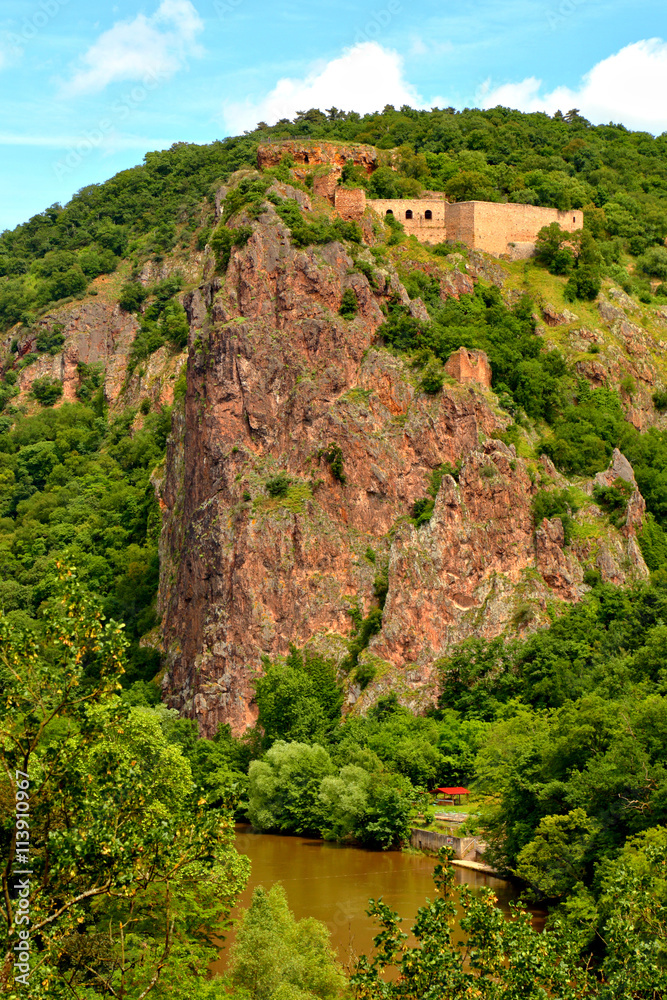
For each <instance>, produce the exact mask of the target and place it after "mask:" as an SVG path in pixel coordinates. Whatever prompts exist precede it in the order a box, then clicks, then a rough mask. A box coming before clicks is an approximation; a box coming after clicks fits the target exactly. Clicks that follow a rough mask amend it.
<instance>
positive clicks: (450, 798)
mask: <svg viewBox="0 0 667 1000" xmlns="http://www.w3.org/2000/svg"><path fill="white" fill-rule="evenodd" d="M433 795H435V796H439V797H440V798H436V802H438V801H440V802H443V801H444V802H452V803H453V804H454V805H457V806H460V805H461V796H462V795H470V792H469V791H468V789H467V788H436V790H435V791H434V792H433Z"/></svg>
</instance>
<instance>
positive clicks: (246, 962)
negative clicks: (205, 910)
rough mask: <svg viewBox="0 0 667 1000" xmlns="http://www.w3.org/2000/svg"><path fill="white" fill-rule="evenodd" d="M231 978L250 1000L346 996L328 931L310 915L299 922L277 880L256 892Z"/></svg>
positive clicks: (238, 938)
mask: <svg viewBox="0 0 667 1000" xmlns="http://www.w3.org/2000/svg"><path fill="white" fill-rule="evenodd" d="M229 978H230V980H231V983H232V985H233V986H235V987H237V988H241V989H245V990H247V991H248V994H249V996H250V997H251V998H252V1000H313V998H318V1000H337V998H339V997H342V996H343V995H344V994H345V993H346V992H347V982H346V979H345V976H344V974H343V971H342V969H341V968H340V966H339V965H338V963H337V962H336V956H335V953H334V952H333V950H332V948H331V944H330V942H329V932H328V931H327V928H326V927H325V925H324V924H322V923H320V921H319V920H314V919H313V918H312V917H306V918H305V919H303V920H295V918H294V914H293V913H292V912H291V910H290V909H289V906H288V904H287V897H286V895H285V890H284V889H283V887H282V885H281V884H280V883H279V882H278V883H276V884H275V885H273V886H272V887H271V888H270V889H269V890H268V891H267V890H265V889H264V888H263V887H262V886H258V888H256V889H255V890H254V892H253V895H252V902H251V904H250V907H249V908H248V909H247V910H245V911H244V912H243V915H242V917H241V920H240V923H239V926H238V930H237V935H236V941H235V942H234V945H233V947H232V951H231V956H230V974H229Z"/></svg>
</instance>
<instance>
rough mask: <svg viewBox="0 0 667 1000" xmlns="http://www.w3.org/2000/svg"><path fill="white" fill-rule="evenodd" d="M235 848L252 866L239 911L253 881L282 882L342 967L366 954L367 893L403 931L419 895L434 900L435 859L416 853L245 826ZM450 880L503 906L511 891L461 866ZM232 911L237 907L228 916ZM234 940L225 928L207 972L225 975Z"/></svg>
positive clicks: (370, 929)
mask: <svg viewBox="0 0 667 1000" xmlns="http://www.w3.org/2000/svg"><path fill="white" fill-rule="evenodd" d="M236 846H237V848H238V850H239V852H240V853H241V854H246V855H247V856H248V857H249V858H250V861H251V863H252V871H251V875H250V881H249V883H248V887H247V888H246V890H245V892H244V893H243V895H242V896H241V899H240V901H239V908H242V907H246V906H248V905H249V903H250V899H251V896H252V890H253V889H254V888H255V886H258V885H263V886H266V887H267V888H268V887H269V886H271V885H273V883H274V882H282V884H283V886H284V887H285V891H286V893H287V898H288V901H289V905H290V909H291V910H292V911H293V913H294V915H295V916H296V917H297V919H300V918H301V917H316V918H317V920H321V921H323V923H325V924H326V925H327V927H328V928H329V931H330V932H331V938H332V944H333V946H334V948H335V949H336V950H337V952H338V957H339V960H340V961H341V962H342V963H343V964H344V965H346V964H347V963H348V962H349V960H350V957H351V954H353V953H356V954H363V953H366V954H367V955H368V954H370V952H371V949H372V943H371V942H372V938H373V936H374V934H376V933H377V929H375V928H374V924H373V921H372V920H371V919H370V917H367V916H366V914H365V910H366V908H367V906H368V900H369V898H375V899H377V898H378V897H379V896H382V897H383V898H384V902H385V903H387V904H388V905H389V906H391V907H392V908H393V909H395V910H397V911H398V913H399V915H400V916H401V917H403V921H404V922H403V925H402V928H403V930H408V929H409V928H410V926H411V923H412V921H413V919H414V917H415V916H416V914H417V910H418V909H419V907H420V906H423V905H424V901H425V900H426V897H427V896H428V897H430V898H431V899H433V896H434V892H435V889H434V885H433V880H432V873H433V866H434V865H435V858H434V857H431V856H427V855H423V854H410V853H403V852H401V851H364V850H360V849H359V848H355V847H342V846H340V845H339V844H332V843H327V842H325V841H321V840H309V839H307V838H305V837H282V836H277V835H275V836H274V835H273V834H258V833H253V832H252V831H251V829H250V827H246V826H239V827H238V828H237V841H236ZM456 879H457V882H459V883H461V882H465V883H467V884H468V885H470V886H472V887H473V888H481V887H482V886H490V887H491V888H492V889H493V891H494V893H495V894H496V896H497V897H498V905H499V906H500V907H501V908H502V909H503V910H505V911H507V910H508V907H509V903H510V901H511V900H512V899H514V898H515V897H516V895H517V891H516V889H515V888H514V886H512V885H511V884H510V883H509V882H504V881H503V880H502V879H497V878H492V877H491V876H489V875H484V874H482V873H480V872H475V871H470V870H468V869H465V868H458V867H457V868H456ZM237 913H238V909H237V910H236V911H234V913H233V914H232V916H233V917H234V916H236V915H237ZM233 940H234V934H233V931H232V932H231V933H230V935H229V936H228V938H227V940H226V942H225V947H224V948H223V949H222V951H221V953H220V959H219V960H218V961H217V962H216V963H214V965H213V971H214V972H217V973H222V972H224V970H225V967H226V965H227V954H228V948H229V945H230V944H231V943H232V941H233Z"/></svg>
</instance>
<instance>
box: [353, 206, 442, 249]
mask: <svg viewBox="0 0 667 1000" xmlns="http://www.w3.org/2000/svg"><path fill="white" fill-rule="evenodd" d="M368 205H369V207H370V208H372V209H373V211H374V212H377V214H378V215H379V216H381V217H383V218H384V216H386V215H388V214H389V213H391V214H392V215H393V216H394V218H395V219H398V221H399V222H402V223H403V226H404V227H405V231H406V233H407V234H408V235H409V236H416V237H417V239H418V240H419V241H420V242H421V243H442V242H444V240H445V238H446V229H445V212H446V209H447V207H448V206H447V203H446V202H445V199H444V195H441V196H440V197H439V198H437V197H436V198H369V199H368ZM427 212H430V218H428V217H427V214H426V213H427Z"/></svg>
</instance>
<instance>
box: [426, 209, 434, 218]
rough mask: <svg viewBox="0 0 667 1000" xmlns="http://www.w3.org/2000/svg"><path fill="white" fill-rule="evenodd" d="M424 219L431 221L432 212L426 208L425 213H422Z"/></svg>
mask: <svg viewBox="0 0 667 1000" xmlns="http://www.w3.org/2000/svg"><path fill="white" fill-rule="evenodd" d="M424 218H425V219H432V218H433V212H432V211H431V209H430V208H427V209H426V211H425V212H424Z"/></svg>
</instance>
